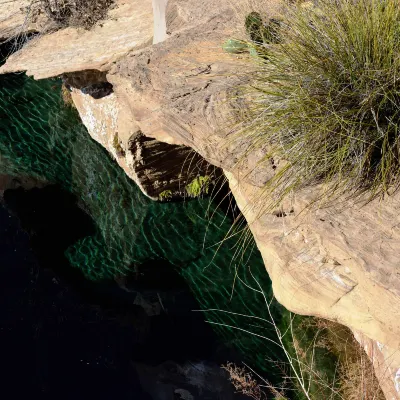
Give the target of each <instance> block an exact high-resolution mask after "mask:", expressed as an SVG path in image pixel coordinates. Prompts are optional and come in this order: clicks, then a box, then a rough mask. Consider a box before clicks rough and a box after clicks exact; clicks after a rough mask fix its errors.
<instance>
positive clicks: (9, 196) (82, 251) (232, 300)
mask: <svg viewBox="0 0 400 400" xmlns="http://www.w3.org/2000/svg"><path fill="white" fill-rule="evenodd" d="M59 88H60V84H59V82H58V81H56V80H52V81H49V80H47V81H41V82H35V81H33V80H31V79H29V78H27V77H25V76H24V75H9V76H0V113H1V115H2V116H3V117H2V118H1V119H0V174H9V175H12V176H16V177H21V179H22V178H24V177H32V178H35V179H37V180H41V181H45V182H48V183H49V184H50V186H48V187H46V188H44V189H33V190H31V191H24V190H23V189H17V190H12V191H11V190H10V191H7V192H6V195H5V201H6V202H7V205H8V207H9V208H10V209H12V210H13V213H14V215H18V217H19V218H20V220H21V224H22V226H23V228H24V229H25V230H26V231H28V232H30V240H31V246H32V248H33V250H34V252H35V254H36V256H37V259H38V260H39V262H40V264H41V265H44V266H46V272H45V273H46V274H50V275H51V274H53V275H55V276H54V278H55V279H56V280H57V281H58V279H61V280H62V281H65V286H66V287H69V288H73V289H68V290H67V292H68V293H72V292H73V293H74V295H73V296H78V297H79V299H80V300H79V301H78V300H74V302H75V303H74V304H75V305H74V307H75V308H74V312H76V309H81V308H80V307H83V309H84V310H86V307H89V306H90V307H94V309H95V310H99V307H100V309H101V310H102V311H96V312H99V313H100V314H99V315H100V316H101V317H99V318H100V319H102V318H104V320H106V321H109V320H110V319H111V320H113V319H115V320H120V316H121V318H122V320H123V321H125V322H126V321H131V320H134V321H136V319H137V318H139V321H140V322H139V323H137V324H130V323H128V324H125V325H124V324H123V328H120V327H119V328H118V329H120V330H122V331H123V332H125V333H121V332H119V331H118V333H117V332H115V331H114V332H113V334H112V335H109V334H107V333H104V332H103V330H102V328H99V329H98V333H99V334H97V333H94V335H95V337H96V339H95V340H94V343H93V346H95V343H98V342H97V341H98V340H99V341H101V340H103V341H102V342H101V343H102V346H103V345H105V344H106V343H107V341H108V340H111V343H113V341H116V340H118V341H119V342H120V344H121V349H122V348H125V347H124V346H127V347H126V348H125V350H124V351H122V350H115V351H116V352H117V353H118V354H121V352H123V353H125V352H127V353H129V354H131V353H132V351H133V350H132V349H131V348H132V346H134V344H132V343H131V342H134V339H132V338H134V336H135V335H137V336H138V337H140V338H141V339H140V340H141V343H142V345H141V346H136V347H135V351H134V356H132V357H134V359H135V360H136V361H140V362H142V363H144V362H146V363H148V364H149V363H150V364H156V363H159V362H161V360H167V359H173V360H177V361H182V362H183V361H184V360H193V359H202V360H214V361H216V362H220V361H221V362H222V361H226V360H228V359H229V360H232V359H233V358H235V357H236V354H240V356H238V358H240V359H244V360H245V361H247V362H248V363H249V364H251V365H252V366H254V368H256V369H257V370H258V371H260V373H261V374H262V375H263V376H266V377H268V378H269V379H270V380H273V379H274V377H275V376H276V371H275V370H274V369H273V366H272V365H271V364H270V363H268V362H266V361H265V359H266V358H267V357H270V358H272V359H281V358H282V354H281V353H280V351H279V350H278V349H276V348H272V347H271V345H268V342H266V341H264V340H262V339H261V338H259V337H255V336H250V335H246V334H243V333H242V332H241V331H238V330H236V329H235V327H240V328H242V329H246V330H250V331H254V332H255V333H258V334H262V335H267V336H271V337H272V336H273V335H274V332H273V330H272V329H271V327H270V326H269V325H268V324H267V323H261V322H260V323H258V324H253V323H252V321H251V320H250V319H248V318H245V317H239V316H233V315H232V314H230V315H228V314H225V313H222V312H219V311H208V312H205V313H192V312H191V310H193V309H202V310H207V309H213V310H215V309H220V310H229V311H231V312H235V313H241V314H249V315H255V316H258V317H260V318H268V314H267V310H266V309H265V306H264V304H263V298H262V296H260V295H259V294H257V293H255V292H253V291H251V290H250V289H249V288H248V286H254V281H253V277H252V276H253V275H254V276H255V277H256V278H257V279H258V281H259V282H260V284H261V285H262V287H263V288H264V290H265V292H266V293H267V294H269V293H270V288H271V285H270V281H269V279H268V276H267V274H266V273H265V268H264V265H263V262H262V259H261V256H260V255H259V253H258V252H257V250H256V248H255V247H254V245H251V244H250V245H249V246H245V247H243V248H242V249H241V250H240V251H238V253H237V255H236V256H235V257H234V254H235V252H236V249H237V242H238V236H237V237H233V238H231V239H227V240H225V235H226V233H227V232H228V230H229V228H230V224H231V220H230V218H229V216H228V217H227V216H226V215H225V212H224V211H221V210H219V209H217V208H216V206H215V204H210V203H209V200H208V199H198V200H194V201H187V202H184V203H164V204H161V203H157V202H152V201H151V200H149V199H148V198H146V197H145V196H144V195H143V194H142V193H141V192H140V190H139V189H138V187H137V186H136V185H135V184H134V183H133V182H132V181H130V180H129V178H128V177H127V176H126V175H125V174H124V172H123V171H122V170H121V169H120V168H119V167H118V165H117V164H116V163H115V161H114V160H112V159H111V157H110V156H109V155H108V153H107V152H106V151H105V150H104V149H103V148H102V147H101V146H100V145H98V144H97V143H95V142H94V141H93V140H91V138H90V137H89V135H88V133H87V132H86V130H85V128H84V127H83V126H82V124H81V123H80V121H79V119H78V116H77V115H76V112H75V111H73V110H71V109H69V108H66V107H64V106H63V103H62V101H61V96H60V91H59ZM28 99H31V100H32V99H33V101H31V100H28ZM227 207H228V206H227ZM227 210H228V208H226V210H225V211H227ZM38 214H40V215H41V217H40V218H38V216H37V215H38ZM210 215H213V217H212V218H210ZM221 241H223V244H222V245H221V246H219V243H221ZM217 249H218V251H216V250H217ZM249 268H251V272H252V273H250V271H249ZM166 271H168V272H166ZM239 278H240V279H239ZM50 281H51V279H50ZM44 285H45V286H46V285H47V284H44ZM49 285H50V284H49ZM50 286H51V285H50ZM61 286H63V285H61ZM41 290H42V292H43V296H46V290H48V289H45V288H43V289H41ZM35 293H36V292H35ZM59 295H60V294H59V292H57V293H53V297H54V298H55V299H58V296H59ZM62 296H63V295H62ZM74 299H76V297H74ZM47 300H49V298H47ZM55 301H56V300H55ZM77 304H79V305H77ZM90 307H89V308H90ZM71 312H72V311H71ZM85 312H88V311H85ZM91 312H92V311H91ZM96 312H94V314H95V315H96ZM274 312H275V313H276V316H277V319H278V320H279V316H280V312H281V310H280V308H279V307H278V306H277V307H276V309H274ZM50 315H51V318H55V319H56V320H58V319H59V316H58V314H57V313H55V314H50ZM68 315H69V314H68ZM49 318H50V317H49ZM60 318H62V317H60ZM68 318H70V317H68ZM71 318H72V319H74V318H75V317H72V316H71ZM79 318H82V319H80V320H79V321H81V322H80V323H83V322H82V321H83V320H84V319H85V318H87V320H88V321H90V320H91V319H93V318H94V317H93V315H90V316H85V317H79ZM204 320H210V321H212V322H216V323H218V324H219V325H214V326H213V328H212V329H211V327H210V326H209V325H207V324H206V323H205V322H204ZM107 323H108V322H107ZM118 324H119V323H118ZM72 325H73V324H72ZM126 325H128V326H126ZM222 325H229V326H231V327H224V326H222ZM85 326H86V325H85ZM89 326H90V324H89V323H88V325H87V326H86V327H85V328H84V329H89V328H88V327H89ZM118 326H119V325H118ZM139 327H141V328H142V327H143V329H142V330H141V332H142V333H141V332H139V331H138V330H139ZM60 329H61V328H60ZM71 329H72V328H71ZM79 329H80V328H79ZM82 329H83V328H82ZM112 329H117V328H115V327H114V328H112ZM89 330H90V329H89ZM95 330H96V329H95ZM104 330H106V329H105V328H104ZM56 332H57V333H56V335H61V336H64V335H66V333H65V332H64V333H63V332H61V331H56ZM91 332H93V331H91ZM100 332H101V333H100ZM132 332H136V333H132ZM143 332H145V333H143ZM74 335H75V336H74ZM77 335H78V334H77V332H75V333H74V334H73V335H72V337H73V338H74V339H73V340H74V341H77V342H78V341H79V336H77ZM102 335H105V336H104V338H103V339H101V338H100V337H99V336H102ZM113 335H115V337H113ZM121 335H122V336H121ZM124 335H126V336H124ZM89 336H90V335H89V334H88V335H87V337H86V340H89ZM123 337H125V338H126V337H130V338H131V339H130V340H131V342H129V341H128V340H126V341H124V339H123ZM117 338H118V339H117ZM128 342H129V343H128ZM78 345H79V343H78ZM99 348H101V349H102V350H101V351H103V347H99ZM80 349H81V350H82V348H80ZM127 349H128V350H127ZM129 349H130V350H129ZM117 353H116V354H117ZM62 356H68V354H67V355H65V354H64V353H63V355H62ZM60 357H61V356H60ZM123 359H124V360H125V361H124V362H126V363H128V360H130V358H129V357H128V358H127V357H126V356H125V357H124V358H123ZM129 362H130V361H129ZM48 365H49V366H50V365H52V364H51V362H50V361H49V363H48ZM49 368H50V369H51V367H49ZM71 368H72V367H71ZM99 376H101V375H99ZM58 379H60V378H58ZM146 379H147V378H146ZM64 384H65V382H64ZM71 390H72V389H71Z"/></svg>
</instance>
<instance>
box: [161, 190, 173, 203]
mask: <svg viewBox="0 0 400 400" xmlns="http://www.w3.org/2000/svg"><path fill="white" fill-rule="evenodd" d="M158 199H159V200H160V201H168V200H171V199H172V191H171V190H164V191H163V192H161V193H160V194H159V195H158Z"/></svg>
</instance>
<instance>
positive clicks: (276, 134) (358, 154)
mask: <svg viewBox="0 0 400 400" xmlns="http://www.w3.org/2000/svg"><path fill="white" fill-rule="evenodd" d="M292 7H293V8H291V9H289V10H288V12H287V15H286V19H285V22H284V23H281V26H280V28H279V29H280V31H279V37H280V40H281V42H280V43H275V44H269V45H265V44H261V45H257V44H254V43H253V45H254V46H256V49H257V54H258V57H257V66H256V68H257V73H256V74H255V77H254V80H253V81H252V84H251V85H249V86H250V90H249V91H248V93H246V96H248V98H250V99H251V101H250V111H249V113H250V115H249V117H250V118H248V122H247V124H246V126H245V127H244V128H243V129H241V131H240V136H241V138H243V135H246V136H248V137H249V138H250V139H251V142H252V144H253V147H254V148H266V147H267V148H268V149H269V151H268V154H267V155H266V157H265V162H266V163H271V160H272V161H274V162H275V164H274V163H273V164H274V165H276V160H277V159H278V160H285V161H284V162H283V161H282V162H280V164H279V165H278V168H276V170H275V176H274V178H273V179H271V180H270V182H269V183H268V184H267V188H266V189H268V190H267V192H269V193H271V191H272V190H273V191H274V194H275V198H278V199H280V200H282V198H283V197H284V196H285V194H286V193H288V192H290V191H291V190H293V189H298V188H300V187H302V186H304V185H310V184H315V183H321V182H323V183H325V184H326V185H323V187H324V196H327V197H328V198H330V196H336V195H338V194H343V193H347V194H349V195H355V194H359V193H362V192H365V191H368V192H369V194H370V196H371V197H373V196H376V195H382V194H384V193H387V192H390V191H392V190H394V189H396V188H397V187H398V185H399V181H400V179H399V177H400V165H399V164H400V163H399V153H400V143H399V126H400V107H399V105H400V5H399V3H398V0H335V1H332V0H320V1H318V6H312V7H307V8H306V7H301V6H297V7H295V6H292Z"/></svg>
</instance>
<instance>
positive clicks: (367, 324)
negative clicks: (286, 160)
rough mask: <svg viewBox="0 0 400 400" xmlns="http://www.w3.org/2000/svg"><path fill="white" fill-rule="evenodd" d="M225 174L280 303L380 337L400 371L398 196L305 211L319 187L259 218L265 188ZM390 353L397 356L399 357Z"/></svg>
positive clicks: (392, 369) (391, 363)
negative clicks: (274, 212) (393, 355)
mask: <svg viewBox="0 0 400 400" xmlns="http://www.w3.org/2000/svg"><path fill="white" fill-rule="evenodd" d="M226 176H227V177H228V179H229V182H230V187H231V190H232V193H233V195H234V196H235V199H236V201H237V203H238V206H239V208H240V209H241V210H242V212H243V213H244V215H245V217H246V219H247V221H248V223H249V227H250V229H251V232H252V233H253V236H254V238H255V241H256V243H257V246H258V248H259V249H260V251H261V254H262V256H263V259H264V263H265V266H266V268H267V270H268V273H269V275H270V277H271V280H272V285H273V290H274V294H275V296H276V298H277V300H278V301H279V302H280V303H281V304H283V305H284V306H285V307H286V308H288V309H289V310H291V311H294V312H296V313H298V314H304V315H315V316H318V317H322V318H327V319H331V320H334V321H336V322H340V323H342V324H344V325H346V326H349V327H350V328H351V329H353V330H355V331H360V332H362V333H363V334H364V335H366V336H367V337H369V338H370V339H372V340H374V341H376V342H380V343H381V344H382V345H384V346H386V347H387V349H388V354H387V355H386V357H387V359H385V360H387V362H388V364H387V365H386V367H388V366H389V365H390V368H391V371H394V373H396V371H397V370H398V369H399V368H400V359H399V358H398V353H399V350H400V334H399V332H400V274H399V265H400V264H399V263H400V259H399V258H400V202H399V199H400V196H396V197H394V198H388V199H386V200H385V201H384V202H381V203H379V202H378V201H374V202H371V203H369V204H367V205H366V206H364V207H361V206H360V204H351V203H346V205H345V206H343V205H342V207H341V209H339V207H337V208H335V207H330V208H328V209H320V210H317V211H310V212H304V208H305V206H307V205H308V204H310V202H311V201H312V200H313V196H315V193H316V192H315V188H314V190H312V189H309V190H305V191H303V192H302V193H299V194H297V195H296V196H295V198H294V199H293V201H292V204H291V205H290V207H288V208H287V209H284V210H281V211H280V213H279V214H278V213H276V214H275V215H274V214H263V215H262V216H260V215H259V213H258V206H257V205H258V204H259V201H258V200H259V198H260V196H261V190H262V189H260V188H257V187H255V186H253V185H250V184H248V183H245V182H244V180H241V181H238V180H237V178H236V177H235V176H234V175H233V174H231V173H229V172H227V171H226ZM390 352H391V353H390ZM390 354H396V359H393V358H390V357H391V356H390ZM391 377H392V378H394V376H393V374H392V375H391ZM392 387H394V381H393V380H392ZM398 397H399V398H400V393H399V395H398ZM389 398H390V397H389Z"/></svg>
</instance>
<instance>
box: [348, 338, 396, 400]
mask: <svg viewBox="0 0 400 400" xmlns="http://www.w3.org/2000/svg"><path fill="white" fill-rule="evenodd" d="M353 333H354V337H355V338H356V339H357V341H358V342H359V343H360V345H361V346H362V347H363V349H364V350H365V352H366V353H367V355H368V357H369V358H370V360H371V362H372V364H373V366H374V369H375V375H376V377H377V378H378V381H379V384H380V387H381V388H382V391H383V393H384V394H385V397H386V399H388V400H396V399H397V398H398V396H399V392H400V368H399V366H400V352H399V351H398V350H395V349H391V348H389V347H387V346H385V345H384V344H383V343H380V342H377V341H374V340H372V339H370V338H368V337H366V336H365V335H363V334H362V333H360V332H353ZM393 383H394V384H393Z"/></svg>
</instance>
